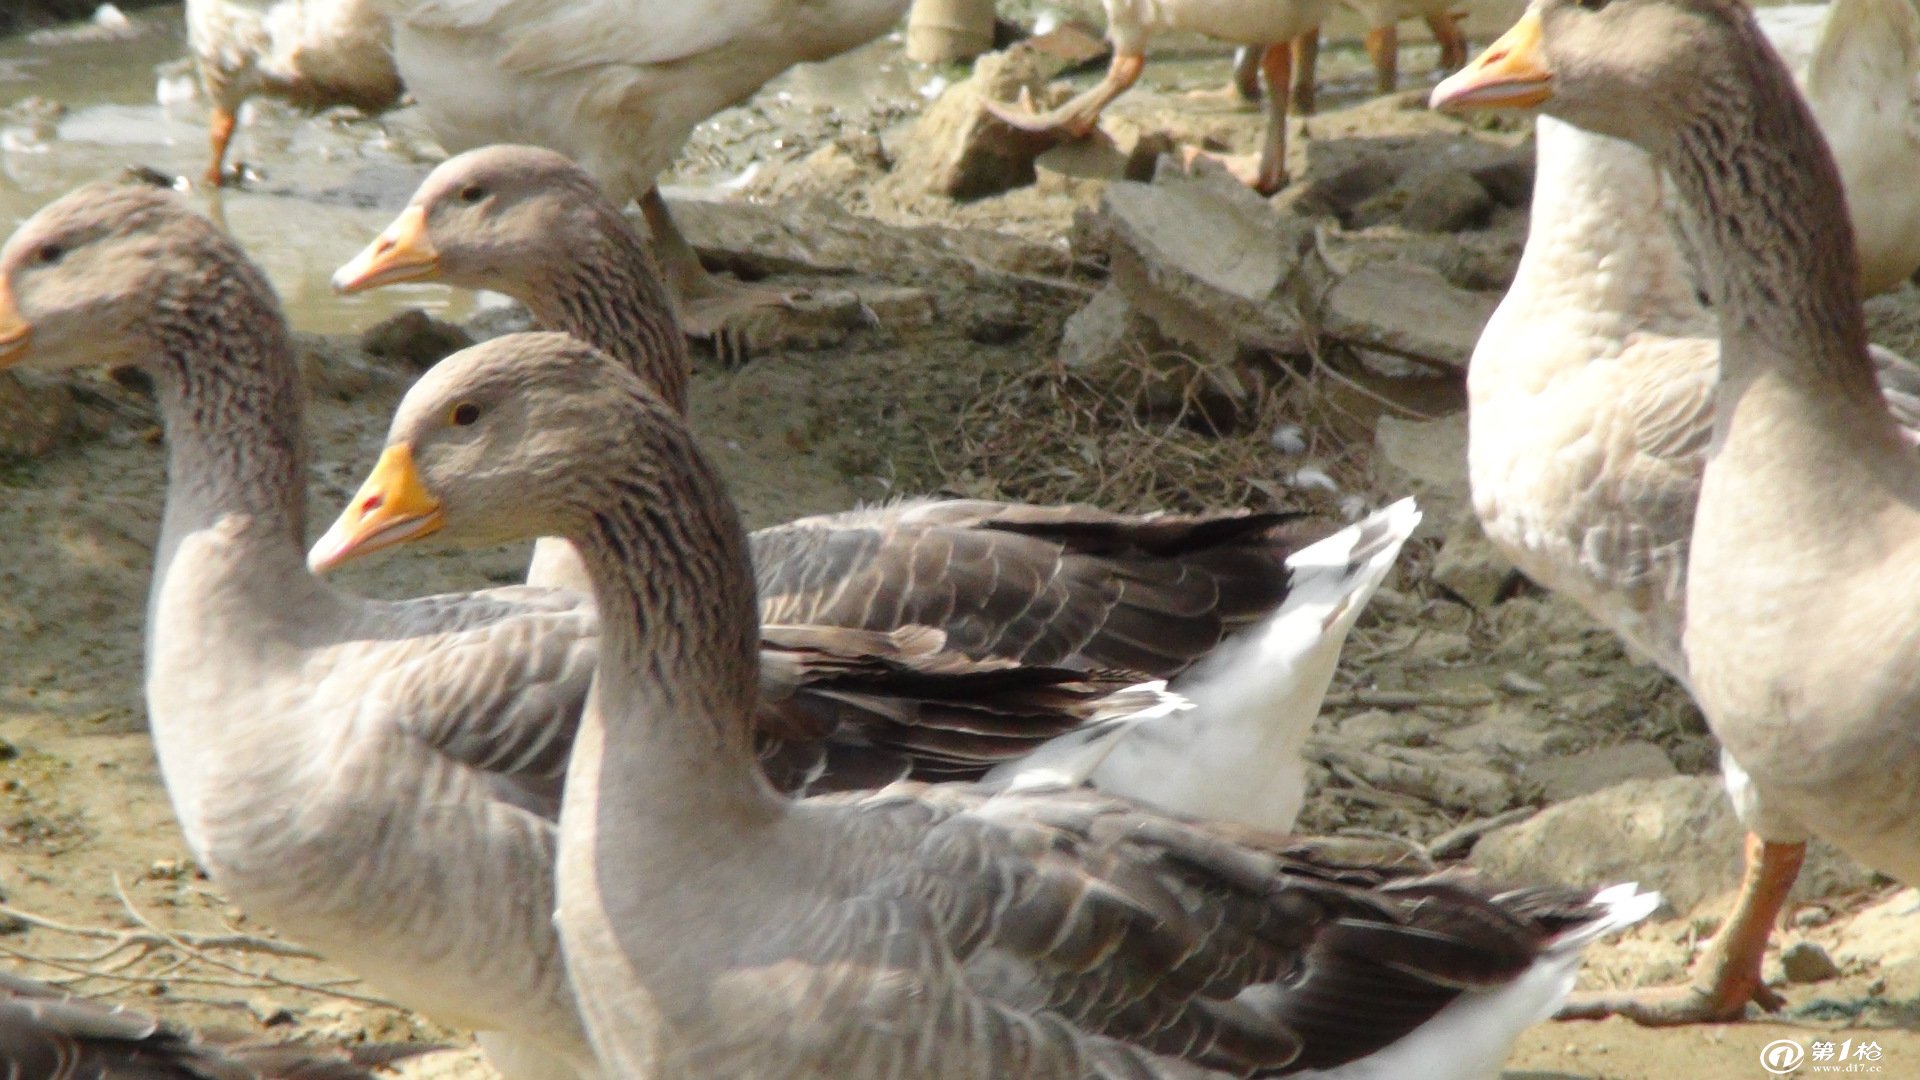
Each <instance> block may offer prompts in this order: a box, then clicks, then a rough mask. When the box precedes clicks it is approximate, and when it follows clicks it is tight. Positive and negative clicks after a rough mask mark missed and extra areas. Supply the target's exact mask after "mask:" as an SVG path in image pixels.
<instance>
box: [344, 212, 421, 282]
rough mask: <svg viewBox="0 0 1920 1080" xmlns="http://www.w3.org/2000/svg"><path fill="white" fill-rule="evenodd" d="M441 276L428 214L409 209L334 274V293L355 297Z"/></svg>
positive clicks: (401, 213)
mask: <svg viewBox="0 0 1920 1080" xmlns="http://www.w3.org/2000/svg"><path fill="white" fill-rule="evenodd" d="M439 276H440V253H439V252H438V251H436V250H434V247H433V239H432V238H431V237H429V236H428V235H427V212H426V210H424V209H422V208H421V207H418V206H409V207H407V208H406V209H405V210H402V211H401V212H400V216H399V217H397V218H394V219H393V224H391V225H389V226H387V228H386V231H385V232H382V233H381V234H380V235H379V236H377V237H375V238H374V240H373V243H371V244H368V245H367V246H366V247H365V248H364V249H362V250H361V252H360V254H358V255H355V256H354V257H353V259H352V260H351V261H349V262H348V263H346V264H345V265H344V266H342V267H340V269H338V270H335V271H334V272H333V290H334V291H335V292H338V293H357V292H361V291H364V290H366V289H373V288H378V287H379V286H381V285H392V284H394V283H396V282H401V281H431V280H432V279H434V278H436V277H439Z"/></svg>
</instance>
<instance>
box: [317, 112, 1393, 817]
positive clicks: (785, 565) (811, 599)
mask: <svg viewBox="0 0 1920 1080" xmlns="http://www.w3.org/2000/svg"><path fill="white" fill-rule="evenodd" d="M426 279H431V280H436V281H443V282H446V283H448V284H452V285H458V286H462V287H465V288H473V289H493V290H496V291H499V292H503V293H506V294H507V295H509V296H512V297H514V298H515V299H518V300H520V301H522V302H523V303H525V304H527V305H528V307H529V308H530V309H531V310H532V311H533V313H534V317H535V318H536V319H537V320H538V321H539V322H540V323H541V324H542V325H544V326H546V327H548V328H550V329H555V330H563V331H566V332H568V333H570V334H572V335H574V336H575V337H577V338H580V339H581V340H583V341H586V342H588V343H589V344H592V345H594V346H596V347H598V348H600V349H601V350H602V351H604V352H606V353H608V354H609V355H612V356H613V357H615V358H616V359H618V360H619V361H621V362H622V363H623V364H624V365H625V366H626V367H627V368H628V370H630V371H633V372H634V373H635V374H636V375H638V376H639V377H640V378H641V380H642V381H643V382H645V383H646V384H647V386H648V387H649V388H651V389H653V390H654V391H655V392H656V393H658V394H659V395H660V396H661V397H663V398H664V399H665V400H666V401H667V402H668V403H669V404H670V405H673V406H674V408H675V409H676V410H678V411H680V412H682V414H684V412H685V402H686V392H687V380H688V377H689V371H688V363H687V355H686V349H685V348H684V346H683V345H682V343H681V339H680V335H678V334H677V333H675V332H674V328H673V319H672V311H671V308H670V306H669V305H668V303H667V300H666V297H665V293H664V291H663V290H662V288H661V286H660V284H659V278H658V275H657V274H656V273H655V271H654V268H653V261H652V259H651V258H650V256H649V255H648V251H647V245H646V242H645V240H644V239H643V238H642V237H641V236H640V235H639V234H638V233H637V232H636V231H635V230H634V229H633V227H632V226H631V225H630V224H629V223H628V222H627V219H626V218H625V217H624V216H623V215H621V213H620V212H619V207H618V206H617V205H615V204H614V203H613V202H612V201H611V200H609V199H607V198H606V197H605V196H604V195H602V194H601V192H600V191H599V190H598V188H597V187H596V186H595V184H594V182H593V180H592V178H591V177H589V176H588V175H587V174H586V173H585V172H584V171H583V170H582V169H581V168H580V167H579V166H577V165H575V164H574V163H572V162H570V161H568V160H567V159H566V158H564V157H562V156H561V155H559V154H556V153H553V152H552V151H547V150H541V149H537V148H534V147H515V146H496V147H488V148H486V149H482V150H474V151H469V152H468V153H466V154H462V155H460V156H458V157H456V158H453V159H451V160H449V161H447V162H444V163H443V164H441V165H440V166H439V167H438V168H436V169H435V170H434V171H433V173H432V174H431V175H429V176H428V177H427V178H426V180H424V181H423V182H422V183H421V185H420V189H419V190H418V191H417V192H415V194H414V196H413V198H412V199H411V200H410V201H409V202H408V205H407V208H406V209H405V210H403V211H402V212H401V214H400V215H399V217H398V218H396V219H395V221H394V222H393V224H392V225H390V226H388V228H387V229H386V230H385V231H384V232H382V233H381V235H380V236H379V237H377V238H376V239H375V240H374V241H373V242H372V243H370V244H369V245H368V246H367V247H366V249H365V250H363V251H362V252H361V253H360V254H359V255H358V256H356V257H355V258H354V259H353V260H351V261H350V262H348V263H347V264H346V265H344V266H342V267H341V268H340V270H339V271H338V272H337V273H336V274H335V275H334V285H335V287H336V288H339V289H341V290H343V291H349V292H352V291H358V290H361V289H367V288H372V287H375V286H379V285H383V284H389V283H393V282H399V281H417V280H426ZM361 501H362V500H360V499H356V500H354V503H353V504H350V507H351V506H352V505H356V504H358V503H359V502H361ZM381 505H382V506H388V505H390V504H386V503H382V504H381ZM342 521H343V524H347V525H351V524H353V521H354V517H353V514H352V512H351V509H350V510H349V513H348V514H347V515H346V516H344V517H343V519H342ZM1418 522H1419V514H1418V513H1417V512H1416V511H1415V510H1414V509H1413V506H1412V504H1411V503H1410V502H1404V501H1403V502H1401V503H1398V504H1395V505H1394V506H1392V507H1389V508H1387V509H1385V510H1382V511H1380V512H1379V513H1378V514H1375V515H1373V516H1372V517H1370V518H1368V519H1367V520H1364V521H1362V522H1360V523H1358V524H1356V525H1354V526H1351V527H1350V528H1347V529H1344V530H1341V531H1340V532H1338V533H1336V534H1334V535H1333V536H1330V537H1327V538H1326V539H1325V540H1322V541H1320V542H1319V543H1316V544H1314V545H1312V546H1311V547H1307V548H1301V547H1300V546H1299V544H1298V542H1297V540H1295V539H1294V534H1293V533H1291V532H1290V531H1289V530H1287V529H1275V528H1274V527H1273V518H1272V517H1271V516H1261V515H1255V516H1253V517H1246V518H1240V517H1233V516H1221V517H1203V518H1198V519H1183V518H1180V517H1176V516H1166V515H1149V516H1146V517H1125V516H1121V515H1116V514H1109V513H1104V512H1101V511H1096V510H1091V509H1087V508H1082V507H1040V506H1028V505H1021V504H1013V503H998V502H985V501H981V500H910V501H907V502H903V503H898V504H895V505H893V506H890V507H882V508H876V509H873V510H866V511H854V512H852V513H846V514H832V515H822V516H818V517H812V518H806V519H802V520H800V521H796V522H791V523H788V524H786V525H781V526H774V527H772V528H768V529H761V530H759V531H758V532H755V533H754V534H752V536H751V537H750V538H749V545H750V548H751V550H752V554H753V563H754V573H755V576H756V578H757V580H758V585H759V593H760V616H761V618H762V619H764V620H767V621H769V622H788V621H795V620H803V621H808V622H816V623H830V624H834V625H846V626H856V627H864V628H866V629H873V630H884V629H892V628H894V627H895V626H898V625H900V624H901V623H903V622H907V623H925V624H928V625H933V626H938V627H941V628H943V629H945V630H946V631H947V635H948V642H949V644H950V645H951V646H952V647H954V648H957V649H960V650H962V651H964V652H966V653H968V654H969V655H971V656H974V657H975V658H976V659H989V658H996V657H998V658H1003V659H1012V660H1018V661H1020V662H1023V663H1036V664H1065V665H1068V666H1072V667H1087V666H1093V667H1123V668H1128V669H1132V670H1135V671H1140V672H1143V673H1145V674H1146V675H1150V676H1152V677H1155V678H1163V679H1171V680H1174V684H1175V687H1176V688H1177V689H1178V690H1179V692H1180V693H1181V694H1182V695H1184V696H1185V697H1187V698H1188V699H1190V700H1191V701H1192V702H1193V704H1194V706H1195V707H1194V708H1193V709H1191V710H1187V711H1182V712H1179V713H1173V714H1168V715H1164V716H1160V717H1158V718H1157V719H1154V718H1149V715H1150V714H1139V715H1137V716H1135V717H1134V718H1133V719H1132V720H1131V721H1129V722H1128V723H1126V724H1116V725H1106V726H1102V727H1100V728H1098V729H1094V730H1092V731H1089V733H1088V734H1089V736H1091V738H1090V740H1088V741H1081V740H1063V741H1062V742H1061V743H1058V744H1055V745H1054V746H1053V747H1051V748H1050V750H1049V752H1048V754H1047V755H1046V762H1047V763H1046V765H1045V766H1044V768H1045V769H1046V771H1047V774H1048V775H1049V776H1050V777H1052V778H1054V779H1066V778H1079V779H1088V780H1091V782H1093V783H1094V784H1095V785H1096V786H1098V787H1101V788H1103V789H1105V790H1108V791H1112V792H1116V793H1120V794H1124V795H1127V796H1129V797H1132V798H1140V799H1146V800H1148V801H1151V802H1154V803H1155V804H1156V805H1159V806H1161V807H1162V808H1163V809H1170V810H1175V811H1178V812H1181V813H1189V814H1200V815H1205V816H1208V817H1215V818H1224V819H1227V820H1233V821H1239V822H1242V823H1245V824H1250V825H1256V826H1259V827H1261V828H1267V829H1280V830H1284V829H1288V828H1291V827H1292V825H1293V820H1294V816H1295V815H1296V814H1297V813H1298V811H1299V808H1300V802H1301V799H1302V797H1303V796H1304V793H1305V784H1306V776H1305V772H1304V768H1303V765H1302V762H1301V758H1300V749H1301V745H1302V743H1303V742H1304V740H1305V738H1306V736H1307V733H1308V731H1309V730H1310V728H1311V726H1312V724H1313V721H1314V719H1315V718H1316V717H1317V716H1318V715H1319V712H1320V704H1321V702H1322V700H1323V699H1324V697H1325V693H1326V689H1327V685H1328V683H1329V681H1330V680H1331V679H1332V677H1333V671H1334V667H1335V664H1336V663H1337V661H1338V659H1339V655H1340V650H1341V647H1342V645H1343V644H1344V642H1345V640H1346V637H1347V634H1348V632H1349V631H1350V630H1351V629H1352V627H1353V624H1354V622H1355V621H1356V620H1357V619H1358V618H1359V615H1360V612H1361V610H1362V609H1363V608H1364V607H1365V606H1366V603H1367V601H1368V599H1369V598H1370V597H1371V596H1372V595H1373V592H1374V590H1375V589H1376V588H1377V587H1378V586H1379V584H1380V582H1381V581H1382V580H1383V579H1384V578H1385V576H1386V574H1387V572H1388V570H1390V569H1391V568H1392V565H1393V562H1394V559H1395V556H1396V554H1397V553H1398V551H1399V548H1400V546H1401V545H1402V544H1403V543H1404V542H1405V540H1406V538H1407V537H1408V536H1409V535H1410V534H1411V532H1412V530H1413V528H1414V526H1415V525H1417V524H1418ZM336 536H337V534H330V535H329V537H328V538H327V539H323V540H322V541H321V543H320V544H319V545H317V546H316V548H315V553H316V559H317V561H318V563H320V564H326V563H330V562H332V561H334V555H333V554H332V551H331V543H332V541H333V540H334V539H335V537H336ZM535 551H536V554H535V567H534V569H533V571H532V573H530V575H529V578H528V580H529V582H538V583H542V584H559V585H565V586H568V587H576V588H584V587H585V586H586V581H585V570H584V567H583V566H582V565H581V564H580V562H579V559H578V557H577V556H575V555H573V554H572V552H571V550H570V549H569V548H568V547H567V545H566V544H564V543H563V542H560V541H543V542H542V543H541V544H540V545H538V546H537V547H536V549H535ZM850 552H853V553H859V554H860V557H861V558H862V559H864V560H866V561H865V562H864V564H863V563H860V562H855V561H851V560H850V559H849V557H848V556H849V553H850ZM1037 613H1038V614H1037ZM1022 760H1023V761H1025V762H1027V763H1028V764H1031V765H1032V766H1034V767H1035V768H1041V767H1042V766H1041V765H1040V763H1039V761H1038V760H1037V759H1022ZM1022 767H1024V766H1023V765H1021V764H1019V763H1015V764H1012V765H1009V766H1006V768H1008V769H1013V770H1018V769H1020V768H1022Z"/></svg>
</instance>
